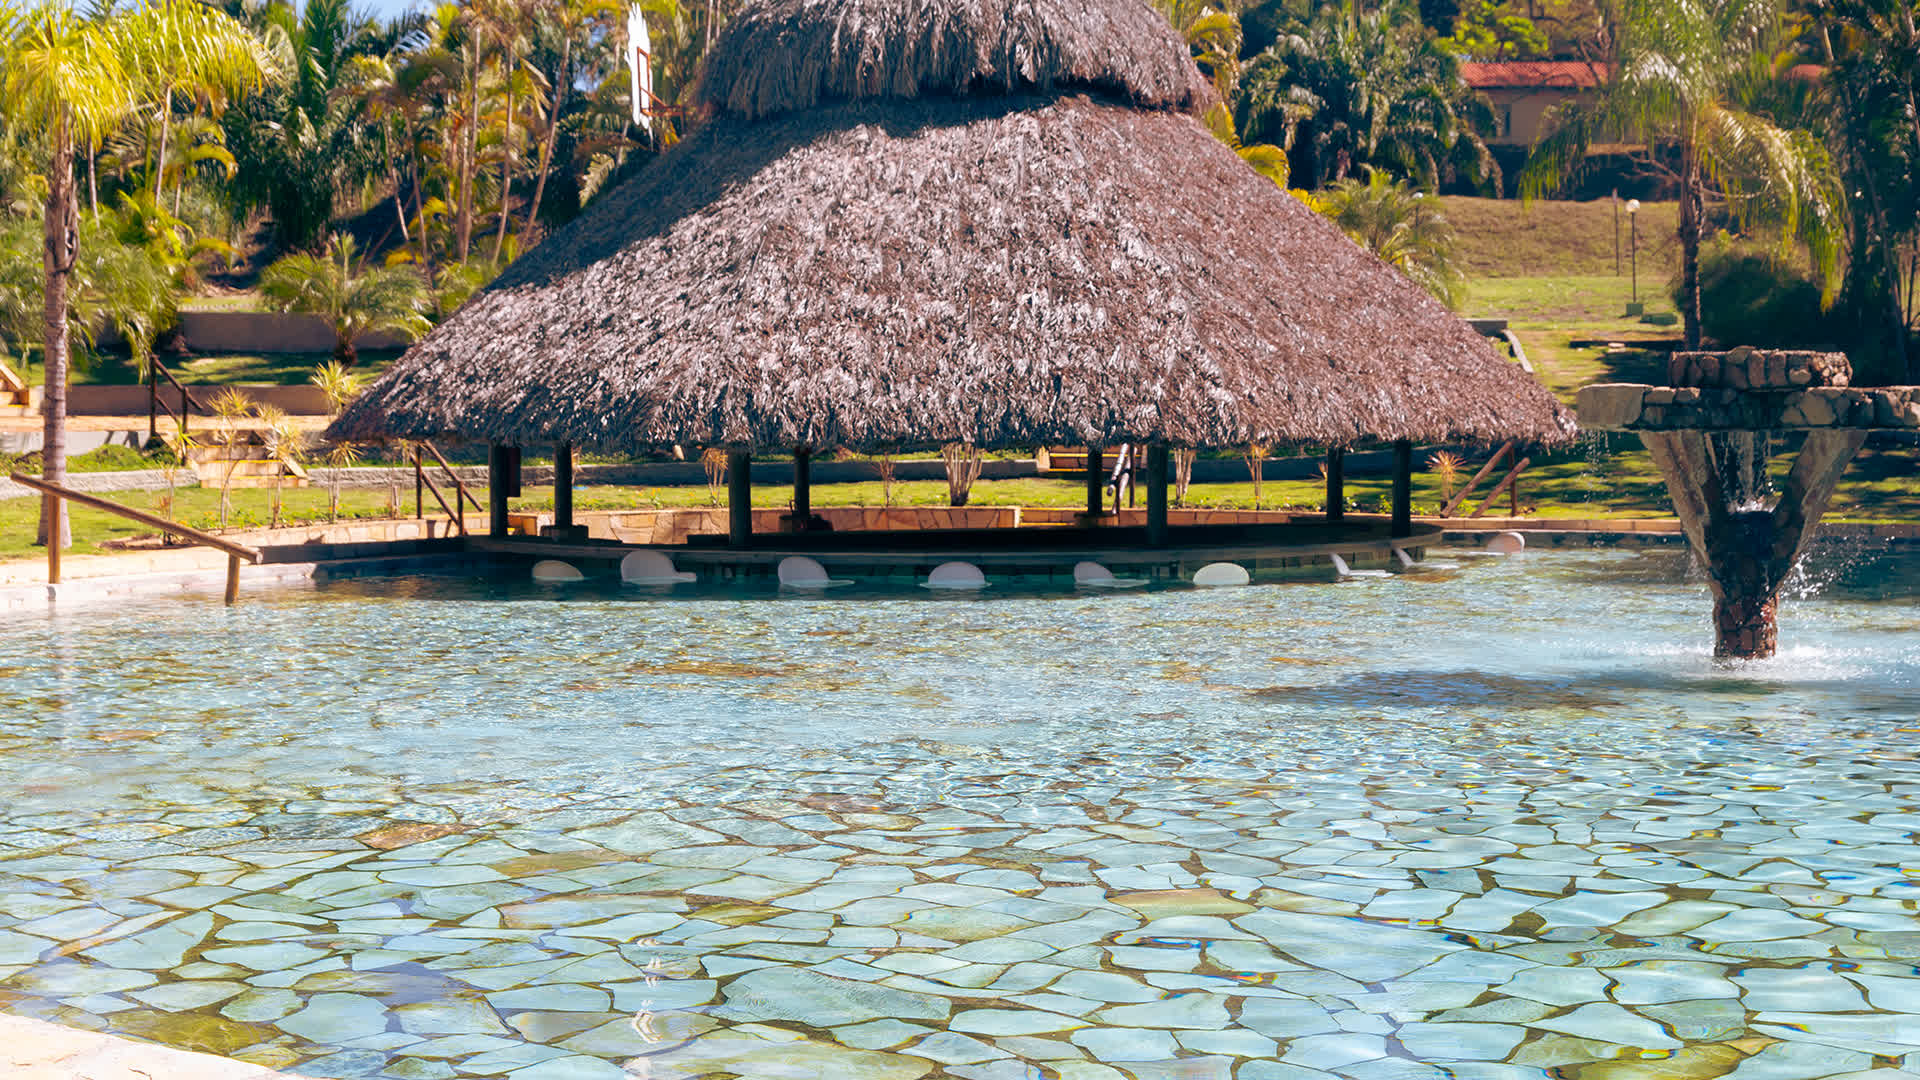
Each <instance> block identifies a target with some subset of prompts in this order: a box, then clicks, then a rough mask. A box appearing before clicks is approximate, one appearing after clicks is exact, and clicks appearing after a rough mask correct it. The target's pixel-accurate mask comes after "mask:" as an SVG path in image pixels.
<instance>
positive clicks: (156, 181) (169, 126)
mask: <svg viewBox="0 0 1920 1080" xmlns="http://www.w3.org/2000/svg"><path fill="white" fill-rule="evenodd" d="M172 134H173V88H172V87H168V88H167V89H166V90H165V91H163V92H162V93H161V95H160V153H159V155H158V156H157V157H156V158H154V162H153V205H154V206H156V207H157V206H159V205H160V187H161V184H162V183H163V182H164V181H165V180H166V176H167V140H168V137H169V136H171V135H172Z"/></svg>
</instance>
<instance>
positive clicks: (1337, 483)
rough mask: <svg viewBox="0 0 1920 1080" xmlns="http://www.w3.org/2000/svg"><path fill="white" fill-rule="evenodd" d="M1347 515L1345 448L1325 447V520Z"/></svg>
mask: <svg viewBox="0 0 1920 1080" xmlns="http://www.w3.org/2000/svg"><path fill="white" fill-rule="evenodd" d="M1346 516H1347V448H1346V447H1344V446H1329V447H1327V521H1328V522H1330V523H1331V522H1335V521H1341V520H1344V519H1345V518H1346Z"/></svg>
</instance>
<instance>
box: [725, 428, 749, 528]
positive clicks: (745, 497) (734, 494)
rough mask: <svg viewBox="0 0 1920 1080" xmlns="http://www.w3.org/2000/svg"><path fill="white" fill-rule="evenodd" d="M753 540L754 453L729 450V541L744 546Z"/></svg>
mask: <svg viewBox="0 0 1920 1080" xmlns="http://www.w3.org/2000/svg"><path fill="white" fill-rule="evenodd" d="M752 542H753V455H752V454H750V453H748V452H747V451H745V450H729V451H727V543H728V544H729V545H730V546H732V547H737V548H743V547H746V546H747V545H748V544H750V543H752Z"/></svg>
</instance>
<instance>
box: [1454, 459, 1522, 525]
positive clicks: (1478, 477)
mask: <svg viewBox="0 0 1920 1080" xmlns="http://www.w3.org/2000/svg"><path fill="white" fill-rule="evenodd" d="M1512 452H1513V443H1512V442H1511V441H1509V442H1505V443H1502V444H1501V445H1500V449H1498V450H1495V451H1494V452H1493V456H1492V457H1490V458H1488V459H1487V463H1486V464H1485V465H1482V466H1480V471H1479V472H1477V473H1474V474H1473V479H1471V480H1469V481H1467V484H1466V486H1465V487H1463V488H1461V489H1460V490H1459V491H1457V492H1455V493H1454V495H1453V498H1451V499H1448V500H1447V504H1446V505H1445V506H1442V507H1441V508H1440V516H1441V517H1443V518H1446V517H1452V516H1453V512H1454V511H1455V510H1458V509H1460V504H1461V503H1464V502H1466V501H1467V496H1469V495H1471V494H1473V489H1474V488H1477V487H1479V486H1480V481H1482V480H1485V479H1486V478H1487V474H1488V473H1490V472H1492V471H1493V470H1494V467H1495V466H1497V465H1499V464H1500V459H1501V458H1504V457H1506V456H1507V455H1508V454H1510V453H1512Z"/></svg>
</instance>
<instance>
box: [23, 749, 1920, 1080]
mask: <svg viewBox="0 0 1920 1080" xmlns="http://www.w3.org/2000/svg"><path fill="white" fill-rule="evenodd" d="M877 764H878V763H876V765H877ZM885 767H886V768H888V769H890V770H906V771H912V770H915V769H924V768H930V767H935V762H934V760H932V759H923V760H919V761H916V760H913V759H912V758H899V759H896V760H894V761H892V762H889V763H886V766H885ZM881 779H882V778H881V777H880V776H877V775H874V774H872V773H860V772H851V773H850V772H840V771H832V772H788V773H785V774H784V775H782V776H779V777H775V776H773V775H771V774H768V773H765V772H763V771H759V770H752V771H748V772H744V773H736V774H735V775H732V776H729V777H727V778H726V781H727V782H726V785H725V786H726V788H727V789H729V790H733V791H736V792H739V793H740V794H741V797H738V798H734V799H731V800H726V801H725V803H724V804H723V803H722V801H721V800H719V799H717V798H716V799H711V800H659V799H633V798H625V799H623V798H595V797H591V796H586V795H584V794H581V793H568V792H560V791H554V792H539V791H530V790H520V791H504V792H503V791H499V790H485V789H478V788H476V789H472V790H461V789H459V788H457V787H453V788H442V789H440V790H438V791H435V792H431V793H419V794H417V795H416V800H417V801H415V802H413V803H411V804H407V805H402V806H395V805H391V804H390V803H387V802H385V801H384V800H383V799H382V797H381V793H380V792H379V791H376V790H374V789H372V788H363V787H359V786H356V785H352V784H343V785H340V786H336V787H332V788H324V789H317V790H288V791H283V792H281V796H282V797H283V799H284V801H282V802H280V803H279V805H278V807H277V808H276V809H273V810H270V811H267V812H264V813H249V812H245V811H231V810H212V809H209V810H196V809H191V808H188V809H182V810H180V811H178V812H175V813H171V814H166V815H163V816H161V817H160V818H159V819H158V820H154V821H151V822H144V823H130V822H124V821H104V820H103V821H99V822H93V823H89V822H85V821H84V820H78V819H76V816H75V815H71V814H69V815H62V817H63V818H64V819H65V820H63V821H61V822H57V823H56V822H53V821H45V822H35V821H19V820H16V821H15V822H13V823H12V824H11V825H10V826H9V827H8V831H7V832H6V833H5V834H4V835H0V842H4V843H6V844H9V845H12V846H14V847H15V848H16V850H17V849H18V848H20V847H22V846H26V845H32V846H34V847H36V848H37V849H38V850H37V852H36V853H33V854H26V853H22V854H18V855H15V856H13V857H9V858H5V859H0V882H3V883H4V887H5V888H4V894H5V895H4V899H0V914H3V915H4V917H5V918H4V920H0V921H4V924H5V926H4V928H3V929H0V1004H4V1005H5V1007H6V1008H7V1009H9V1010H11V1011H13V1012H14V1013H16V1014H20V1015H24V1016H35V1017H41V1018H45V1019H48V1020H52V1021H57V1022H61V1023H67V1024H77V1025H86V1026H111V1028H112V1029H113V1030H116V1031H122V1032H129V1033H133V1034H137V1035H140V1036H142V1037H144V1038H150V1039H154V1040H157V1041H160V1042H163V1043H168V1044H172V1045H177V1046H184V1047H193V1048H198V1049H205V1050H211V1051H215V1052H218V1053H222V1054H227V1055H230V1056H232V1057H233V1058H236V1059H238V1060H240V1061H243V1062H251V1063H254V1064H257V1065H263V1066H270V1067H279V1068H287V1067H292V1068H297V1069H298V1071H299V1072H301V1073H303V1074H305V1075H311V1076H337V1077H361V1076H386V1077H396V1078H414V1077H508V1078H509V1080H574V1078H581V1080H592V1078H600V1077H604V1078H606V1080H619V1078H622V1077H632V1076H642V1077H647V1078H649V1080H693V1078H705V1077H726V1076H739V1077H761V1076H765V1077H789V1076H793V1077H816V1076H817V1077H822V1078H826V1077H846V1078H871V1080H918V1078H924V1077H963V1078H967V1080H999V1078H1002V1077H1005V1078H1008V1080H1020V1078H1026V1077H1033V1076H1047V1077H1085V1078H1093V1077H1133V1078H1136V1080H1139V1078H1145V1077H1160V1076H1169V1077H1172V1076H1178V1077H1219V1078H1222V1080H1226V1078H1229V1077H1237V1078H1251V1080H1260V1078H1268V1077H1272V1078H1279V1077H1286V1078H1296V1077H1316V1076H1317V1077H1324V1076H1347V1077H1353V1078H1356V1080H1368V1078H1372V1077H1396V1078H1397V1077H1415V1076H1421V1077H1441V1076H1449V1075H1451V1076H1463V1077H1464V1076H1476V1077H1477V1076H1485V1077H1520V1076H1542V1075H1545V1074H1544V1073H1543V1072H1542V1071H1541V1070H1548V1069H1558V1070H1561V1072H1559V1073H1556V1074H1555V1075H1566V1076H1578V1077H1626V1076H1662V1077H1666V1076H1673V1077H1694V1076H1698V1077H1708V1076H1721V1075H1727V1076H1732V1077H1735V1078H1737V1080H1754V1078H1768V1077H1780V1078H1784V1077H1815V1076H1843V1075H1844V1076H1849V1077H1852V1076H1861V1077H1865V1076H1874V1077H1893V1076H1896V1075H1901V1074H1902V1071H1903V1070H1912V1069H1913V1067H1914V1066H1920V979H1916V978H1915V969H1914V962H1915V959H1916V955H1920V920H1916V917H1915V913H1914V907H1915V901H1916V899H1917V898H1920V880H1916V879H1915V878H1914V877H1913V876H1911V872H1910V871H1902V870H1901V869H1899V868H1898V867H1899V865H1901V864H1902V863H1910V862H1911V859H1912V856H1913V848H1912V846H1911V839H1910V833H1911V831H1912V830H1913V828H1914V827H1915V825H1916V823H1920V818H1916V817H1915V814H1914V812H1913V807H1912V805H1911V804H1910V803H1909V802H1907V801H1906V800H1905V799H1902V798H1895V797H1890V796H1888V795H1886V794H1884V793H1883V794H1875V793H1874V792H1873V791H1871V790H1868V789H1867V788H1866V787H1864V786H1862V787H1861V788H1860V789H1859V790H1858V791H1857V792H1855V793H1854V795H1855V797H1854V798H1853V799H1852V800H1851V801H1850V803H1849V805H1847V806H1846V807H1845V808H1844V815H1845V816H1843V817H1842V816H1836V817H1828V816H1826V815H1827V814H1829V813H1831V814H1836V815H1837V814H1841V813H1842V812H1843V811H1842V809H1841V808H1839V807H1835V808H1834V809H1832V810H1831V811H1819V812H1818V813H1816V815H1815V816H1813V817H1811V818H1809V819H1806V820H1804V821H1803V823H1801V824H1799V825H1794V826H1786V825H1781V824H1773V823H1769V822H1767V821H1765V820H1763V819H1762V818H1761V816H1760V815H1759V814H1757V813H1756V805H1757V803H1758V802H1759V801H1760V800H1759V798H1758V797H1757V796H1756V795H1755V794H1753V791H1754V788H1753V785H1750V784H1742V783H1737V782H1735V781H1736V779H1737V778H1735V777H1732V776H1712V777H1708V778H1704V779H1703V781H1702V782H1697V783H1695V784H1692V785H1688V786H1687V787H1686V788H1684V789H1681V788H1674V787H1668V788H1665V789H1660V788H1659V785H1655V784H1652V783H1651V782H1650V781H1651V779H1652V778H1649V777H1640V776H1635V775H1634V774H1632V773H1631V772H1630V771H1629V772H1625V773H1623V774H1621V775H1618V776H1615V777H1612V778H1610V782H1609V783H1608V784H1607V785H1606V787H1604V788H1601V787H1597V786H1596V787H1595V788H1594V789H1592V790H1589V791H1586V792H1583V793H1582V795H1583V797H1580V798H1570V797H1556V796H1551V795H1548V794H1546V793H1543V792H1541V791H1538V790H1533V791H1529V790H1528V789H1527V788H1525V787H1524V786H1523V785H1520V784H1517V783H1513V782H1502V781H1500V780H1499V779H1498V778H1495V777H1489V778H1488V779H1487V782H1486V783H1485V784H1484V785H1473V786H1447V785H1439V786H1434V787H1431V788H1427V789H1425V790H1409V791H1402V792H1400V793H1398V794H1397V795H1388V796H1385V798H1387V799H1388V802H1387V803H1386V804H1384V805H1382V804H1374V805H1368V804H1365V803H1359V802H1355V801H1353V800H1352V798H1351V796H1350V795H1349V796H1347V797H1342V796H1341V794H1340V793H1338V792H1337V791H1335V790H1334V789H1333V786H1332V785H1329V786H1328V789H1327V790H1324V791H1320V792H1314V791H1312V790H1300V789H1298V788H1295V789H1293V790H1287V791H1279V790H1261V789H1256V790H1247V789H1246V788H1244V787H1241V786H1238V785H1232V784H1222V783H1220V782H1218V781H1213V782H1206V781H1202V780H1200V779H1199V778H1198V777H1195V779H1194V782H1193V783H1191V784H1189V785H1185V786H1183V787H1182V788H1180V789H1172V790H1170V789H1168V788H1166V787H1161V786H1156V787H1153V788H1144V789H1142V788H1134V787H1130V786H1129V785H1127V784H1125V783H1124V782H1120V781H1117V780H1112V781H1101V780H1097V779H1094V780H1090V781H1089V782H1086V783H1080V784H1075V785H1072V787H1071V788H1070V789H1062V788H1061V787H1060V785H1058V784H1057V783H1056V782H1054V781H1052V780H1050V779H1049V778H1045V777H1039V776H1025V777H1002V778H999V779H998V780H997V781H996V783H995V784H994V785H993V786H992V788H990V789H988V788H981V789H978V790H973V791H968V790H966V789H961V790H960V791H957V792H956V793H955V796H954V798H952V799H951V800H950V801H949V802H948V803H947V804H946V805H941V806H917V807H904V806H898V805H891V804H889V802H888V801H887V799H886V797H885V791H884V789H885V785H884V784H883V783H879V782H878V781H880V780H881ZM1776 779H1778V778H1776ZM776 784H777V788H776V787H775V785H776ZM189 785H190V782H189V781H186V780H184V779H182V780H179V781H177V782H176V786H181V787H184V786H189ZM1841 786H1844V785H1841ZM772 790H778V791H779V792H781V793H780V794H769V795H759V796H756V795H754V794H753V793H754V792H756V791H759V792H767V791H772ZM1636 790H1637V791H1640V792H1642V793H1641V794H1634V793H1633V792H1635V791H1636ZM714 794H715V795H718V794H719V790H717V789H716V791H715V792H714ZM1517 799H1525V800H1526V801H1528V802H1529V803H1530V804H1531V805H1530V807H1529V809H1530V810H1531V811H1532V812H1531V813H1530V814H1527V815H1524V817H1522V816H1517V815H1516V814H1515V813H1514V810H1515V809H1516V807H1515V806H1514V805H1513V800H1517ZM1841 828H1844V829H1845V830H1846V831H1847V832H1848V833H1849V834H1850V837H1851V839H1852V841H1853V842H1854V845H1855V846H1853V847H1851V848H1849V849H1847V850H1844V851H1837V850H1834V849H1833V847H1832V845H1831V844H1830V843H1829V842H1828V841H1827V840H1825V839H1824V838H1823V837H1824V836H1826V835H1829V834H1831V832H1833V831H1834V830H1837V829H1841ZM40 1030H44V1029H40ZM86 1052H87V1053H89V1054H96V1055H99V1054H104V1055H105V1056H103V1057H101V1060H103V1061H121V1060H125V1059H127V1057H128V1051H126V1050H125V1049H124V1047H121V1048H116V1049H114V1050H111V1051H95V1050H87V1051H86ZM40 1056H45V1055H40ZM30 1060H35V1061H37V1060H38V1059H37V1058H36V1057H34V1056H32V1055H30ZM61 1060H64V1059H61ZM87 1060H89V1061H91V1060H93V1058H91V1057H89V1058H87ZM154 1063H155V1064H156V1065H157V1066H159V1067H162V1068H167V1067H171V1066H170V1065H168V1064H167V1063H166V1062H164V1061H159V1060H157V1059H156V1060H155V1062H154ZM236 1068H237V1066H236ZM1449 1070H1450V1071H1449ZM1908 1074H1911V1073H1910V1072H1908ZM48 1075H53V1074H48ZM74 1075H81V1074H79V1073H75V1074H74ZM159 1075H162V1074H161V1073H155V1076H156V1078H157V1077H158V1076H159ZM180 1075H182V1076H186V1075H191V1074H188V1073H182V1074H180ZM204 1075H206V1076H226V1075H232V1076H234V1077H236V1078H237V1077H240V1076H248V1075H266V1074H264V1073H259V1072H252V1073H248V1072H239V1071H235V1072H231V1073H230V1074H229V1073H216V1072H211V1071H209V1072H206V1073H204Z"/></svg>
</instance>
